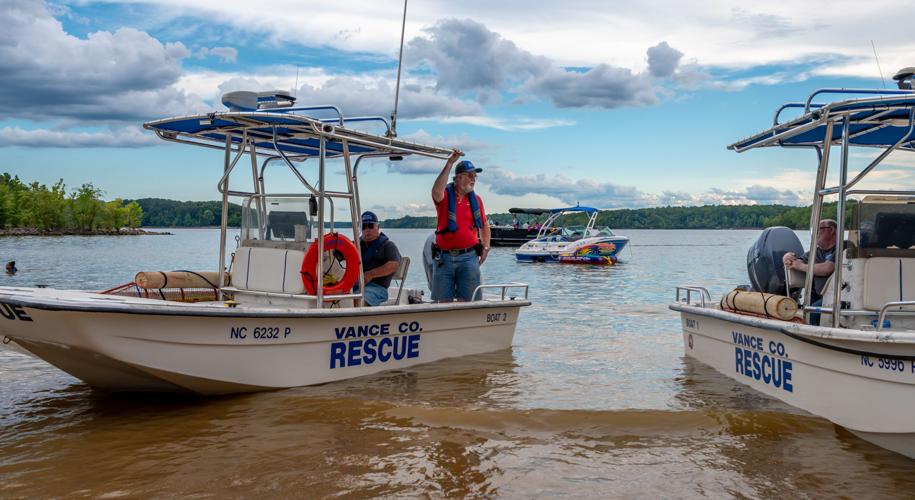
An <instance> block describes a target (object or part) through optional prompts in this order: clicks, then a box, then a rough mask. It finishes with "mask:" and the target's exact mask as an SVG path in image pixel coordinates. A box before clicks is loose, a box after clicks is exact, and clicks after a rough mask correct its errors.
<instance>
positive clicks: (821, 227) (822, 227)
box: [819, 226, 835, 229]
mask: <svg viewBox="0 0 915 500" xmlns="http://www.w3.org/2000/svg"><path fill="white" fill-rule="evenodd" d="M819 227H820V229H835V228H834V227H832V226H819Z"/></svg>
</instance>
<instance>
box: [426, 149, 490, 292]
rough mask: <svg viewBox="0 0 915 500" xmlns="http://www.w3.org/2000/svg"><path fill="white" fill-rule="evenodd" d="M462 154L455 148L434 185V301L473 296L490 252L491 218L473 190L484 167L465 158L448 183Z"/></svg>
mask: <svg viewBox="0 0 915 500" xmlns="http://www.w3.org/2000/svg"><path fill="white" fill-rule="evenodd" d="M463 154H464V153H462V152H460V151H457V150H455V151H454V152H453V153H452V154H451V157H450V158H448V161H447V162H446V163H445V166H444V168H442V171H441V173H439V174H438V177H436V178H435V184H433V185H432V201H433V202H435V212H436V214H437V216H438V224H437V225H436V231H435V247H434V248H433V255H434V256H435V261H436V262H435V267H434V269H433V271H432V300H433V301H435V302H450V301H453V300H455V299H457V300H459V301H470V300H473V299H474V298H475V297H473V292H474V290H476V288H477V287H478V286H480V264H482V263H483V262H484V261H485V260H486V256H487V255H489V222H488V221H487V219H486V212H485V211H484V208H483V200H482V199H481V198H480V197H479V196H477V194H476V193H474V191H473V187H474V185H475V184H476V182H477V174H478V173H480V172H482V171H483V169H482V168H477V167H475V166H474V165H473V163H471V162H470V161H468V160H463V161H461V162H459V163H458V164H457V166H456V167H455V169H454V180H453V181H452V182H451V183H448V173H449V172H451V167H452V166H453V165H454V163H455V162H456V161H457V159H458V158H460V157H461V156H463Z"/></svg>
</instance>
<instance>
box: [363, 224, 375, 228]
mask: <svg viewBox="0 0 915 500" xmlns="http://www.w3.org/2000/svg"><path fill="white" fill-rule="evenodd" d="M376 227H378V224H363V225H362V229H375V228H376Z"/></svg>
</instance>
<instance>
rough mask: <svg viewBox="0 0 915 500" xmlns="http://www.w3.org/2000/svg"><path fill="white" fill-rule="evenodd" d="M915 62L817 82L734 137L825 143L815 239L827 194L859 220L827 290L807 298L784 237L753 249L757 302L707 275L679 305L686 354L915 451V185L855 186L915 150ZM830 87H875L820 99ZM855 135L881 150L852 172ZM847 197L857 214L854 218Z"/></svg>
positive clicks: (767, 143)
mask: <svg viewBox="0 0 915 500" xmlns="http://www.w3.org/2000/svg"><path fill="white" fill-rule="evenodd" d="M913 73H915V69H913V68H908V69H906V70H903V71H900V72H899V73H898V74H897V75H896V79H897V80H898V81H899V84H900V85H899V87H900V88H899V90H886V89H880V90H866V89H865V90H862V89H857V90H856V89H822V90H818V91H816V92H814V93H813V94H812V95H811V96H810V97H809V98H808V99H807V100H806V102H805V103H800V104H794V103H792V104H786V105H784V106H782V107H781V108H779V110H778V112H776V115H775V123H774V126H773V127H772V128H771V129H769V130H766V131H765V132H762V133H760V134H757V135H755V136H752V137H750V138H747V139H744V140H742V141H739V142H737V143H735V144H733V145H731V146H730V147H729V149H733V150H735V151H737V152H743V151H746V150H749V149H753V148H759V147H774V146H780V147H795V148H797V147H802V148H809V149H811V150H813V151H814V152H816V153H817V157H818V171H817V176H816V185H815V186H814V199H813V209H812V213H811V218H810V227H811V228H812V230H811V232H812V235H811V242H810V248H814V247H815V246H816V242H817V239H818V234H817V233H818V228H819V222H820V220H821V219H823V218H824V217H823V203H824V197H827V196H835V198H836V201H837V216H836V221H837V223H838V227H839V228H843V227H849V228H850V230H849V233H848V241H844V239H843V238H842V237H839V238H838V241H837V242H836V249H835V253H834V255H835V271H834V272H833V275H832V277H831V278H830V279H829V281H828V282H826V284H825V287H824V288H823V290H822V296H823V300H822V304H816V303H811V301H810V300H808V299H807V298H806V297H811V294H812V292H813V290H814V286H813V276H812V273H809V274H807V275H806V276H805V275H803V274H802V273H798V272H797V271H794V270H789V272H787V273H786V272H785V269H784V266H783V264H782V255H783V254H785V253H786V252H787V251H789V250H791V251H793V249H792V248H790V246H788V245H782V246H781V247H772V248H765V249H764V251H751V255H750V256H749V257H748V265H749V266H750V267H751V281H753V282H754V290H755V291H749V292H743V293H747V294H750V295H755V296H756V298H757V299H758V300H756V302H757V306H756V307H753V306H752V302H753V301H752V300H748V301H747V302H746V303H745V304H744V305H740V304H737V301H736V300H734V297H735V295H734V294H731V295H729V298H728V299H727V300H722V301H720V302H718V301H715V302H713V301H712V297H711V295H710V294H709V292H708V290H707V289H706V288H704V287H702V286H680V287H677V294H676V302H675V303H674V304H672V305H671V306H670V308H671V309H673V310H675V311H677V312H679V313H680V316H681V320H682V327H683V343H684V348H685V351H686V355H687V356H690V357H693V358H696V359H698V360H699V361H701V362H703V363H705V364H707V365H710V366H712V367H714V368H715V369H716V370H718V371H719V372H721V373H722V374H724V375H727V376H729V377H731V378H733V379H734V380H736V381H738V382H741V383H743V384H746V385H748V386H750V387H752V388H754V389H756V390H758V391H760V392H763V393H765V394H768V395H769V396H772V397H775V398H778V399H780V400H782V401H784V402H786V403H788V404H791V405H793V406H795V407H798V408H801V409H804V410H806V411H809V412H811V413H814V414H816V415H820V416H822V417H824V418H827V419H829V420H831V421H832V422H834V423H836V424H838V425H841V426H843V427H845V428H847V429H848V430H850V431H851V432H853V433H854V434H856V435H858V436H860V437H862V438H863V439H865V440H868V441H871V442H873V443H875V444H877V445H878V446H881V447H884V448H887V449H890V450H893V451H896V452H898V453H901V454H903V455H906V456H908V457H913V458H915V418H913V415H915V191H913V189H912V188H913V187H912V186H898V187H899V189H897V190H874V189H861V188H858V187H856V184H858V182H859V181H861V180H862V179H863V178H865V177H866V176H867V175H868V174H869V173H871V172H872V171H874V170H875V168H877V166H878V165H879V164H881V162H883V160H885V159H886V158H887V156H888V155H889V154H890V153H892V152H895V151H899V152H908V153H911V152H913V151H915V93H913V91H912V75H913ZM824 94H842V95H845V96H865V97H859V98H856V99H847V98H846V99H845V100H840V101H835V102H830V103H822V104H820V103H815V98H816V97H817V96H821V95H824ZM789 108H802V109H803V115H802V116H800V117H799V118H796V119H794V120H791V121H788V122H786V123H779V116H780V114H781V112H782V111H784V110H785V109H789ZM834 146H835V147H838V149H839V151H840V157H839V165H838V166H836V165H833V167H834V168H836V169H837V170H838V172H837V173H838V175H837V177H838V183H837V184H836V185H834V186H828V185H827V169H828V167H829V166H830V161H829V160H830V152H831V151H832V149H833V147H834ZM855 146H858V147H875V148H881V149H882V151H880V152H879V153H878V154H877V155H876V157H875V158H874V159H873V160H872V161H870V163H869V164H867V165H866V166H864V167H863V168H862V169H861V170H860V171H858V172H852V177H851V178H849V165H848V163H849V157H850V149H851V147H855ZM899 165H900V163H898V162H897V163H895V164H894V167H893V168H900V167H899ZM851 197H856V198H857V202H856V203H853V204H852V203H851V200H850V198H851ZM849 205H853V206H852V209H853V211H852V213H853V216H852V220H851V222H850V224H846V207H849ZM838 234H839V235H840V236H841V235H842V234H843V231H840V232H839V233H838ZM792 237H794V236H793V234H792ZM794 239H795V240H796V237H794ZM759 259H763V260H765V261H766V262H767V264H768V267H769V269H770V271H769V272H768V276H766V277H764V278H763V279H758V271H759V269H760V267H756V268H753V266H754V265H755V264H756V263H757V262H755V261H758V260H759ZM770 278H771V279H770ZM765 283H775V285H773V286H774V289H764V288H767V286H766V285H765ZM798 289H801V290H803V293H804V297H805V299H804V301H803V302H802V303H801V307H800V308H799V309H798V313H797V314H792V311H793V310H794V309H793V308H791V307H781V306H785V305H786V304H787V305H791V304H793V302H790V301H791V300H792V299H791V298H789V296H794V297H797V296H798V292H797V291H796V290H798ZM766 292H768V293H766ZM776 294H777V295H776ZM778 295H781V297H779V296H778ZM772 298H775V299H776V300H775V301H773V300H770V299H772ZM775 303H780V304H781V306H779V307H780V310H778V309H779V307H775V306H773V304H775ZM817 315H819V316H820V318H819V320H817ZM811 323H818V324H811Z"/></svg>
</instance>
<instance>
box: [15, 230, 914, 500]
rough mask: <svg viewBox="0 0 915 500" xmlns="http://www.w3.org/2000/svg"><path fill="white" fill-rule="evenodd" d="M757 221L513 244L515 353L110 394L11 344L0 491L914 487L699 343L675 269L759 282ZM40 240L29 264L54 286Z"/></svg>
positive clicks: (812, 491) (828, 492) (502, 270)
mask: <svg viewBox="0 0 915 500" xmlns="http://www.w3.org/2000/svg"><path fill="white" fill-rule="evenodd" d="M179 233H180V232H179ZM195 234H198V233H190V232H188V233H187V234H184V233H181V234H177V235H176V238H184V240H183V241H182V242H179V243H180V244H181V245H182V246H185V247H188V248H189V249H190V250H191V251H193V250H194V245H195V243H194V241H196V240H194V237H192V236H193V235H195ZM755 235H756V233H755V232H752V231H747V232H689V231H679V232H641V233H636V234H633V235H630V236H632V237H633V241H634V242H635V243H636V246H635V247H634V250H633V252H632V255H629V256H628V260H627V262H626V264H625V265H621V266H618V267H616V268H610V269H606V268H604V269H597V268H569V267H563V268H562V273H558V272H557V271H556V270H557V267H549V266H547V267H537V266H521V267H519V266H518V265H517V264H514V262H513V261H512V255H511V253H510V250H507V251H504V250H501V249H497V252H495V253H494V254H493V255H491V257H490V260H491V262H490V263H488V264H487V268H486V272H487V278H488V279H490V280H492V281H497V280H512V279H519V278H521V279H524V280H526V281H529V282H531V284H532V290H531V295H532V299H533V300H534V302H535V305H534V306H533V307H531V308H528V309H526V310H525V311H524V312H523V313H522V319H521V322H519V327H518V332H517V334H516V337H515V342H514V346H513V347H512V348H511V349H510V350H506V351H501V352H497V353H491V354H487V355H483V356H476V357H469V358H460V359H452V360H446V361H442V362H438V363H433V364H430V365H426V366H420V367H416V368H413V369H410V370H408V371H396V372H388V373H384V374H381V375H376V376H372V377H366V378H360V379H354V380H349V381H344V382H339V383H333V384H327V385H324V386H319V387H306V388H298V389H289V390H284V391H276V392H269V393H260V394H250V395H241V396H231V397H223V398H190V399H188V398H176V397H167V396H166V397H161V396H160V397H152V396H142V395H112V394H106V393H102V392H98V391H93V390H92V389H90V388H89V387H87V386H85V385H84V384H82V383H80V382H79V381H77V380H75V379H73V378H71V377H69V376H67V375H66V374H63V373H62V372H60V371H58V370H56V369H54V368H52V367H50V366H49V365H47V364H45V363H44V362H42V361H39V360H35V359H33V358H31V357H27V356H25V355H21V354H18V353H15V352H11V351H8V350H2V349H0V497H2V498H45V497H76V498H79V497H91V498H121V497H129V498H157V497H158V498H162V497H169V498H171V497H176V496H181V497H191V498H226V497H229V498H232V497H318V496H321V497H323V496H340V497H368V496H383V497H404V496H410V497H413V496H429V497H443V496H448V497H466V496H470V497H481V496H482V497H490V496H501V497H546V496H573V497H603V498H606V497H648V496H663V497H678V498H680V497H712V498H720V497H776V496H778V497H789V498H795V497H835V496H840V497H847V498H854V497H867V498H872V497H908V496H910V495H911V492H912V491H913V490H915V474H912V472H913V471H915V461H913V460H909V459H907V458H905V457H902V456H900V455H897V454H894V453H892V452H889V451H885V450H883V449H881V448H878V447H876V446H874V445H872V444H870V443H867V442H865V441H862V440H861V439H859V438H857V437H855V436H853V435H852V434H850V433H848V432H847V431H845V430H844V429H842V428H840V427H837V426H835V425H833V424H831V423H829V422H828V421H826V420H824V419H821V418H818V417H815V416H812V415H809V414H806V413H803V412H800V411H798V410H795V409H793V408H791V407H788V406H786V405H783V404H781V403H779V402H778V401H775V400H773V399H771V398H768V397H766V396H763V395H761V394H759V393H756V392H754V391H752V390H749V389H747V388H744V387H743V386H741V385H739V384H737V383H735V382H733V381H731V380H730V379H728V378H726V377H724V376H722V375H720V374H718V373H716V372H714V371H712V370H711V369H709V368H707V367H705V366H703V365H701V364H699V363H696V362H693V361H690V360H688V359H684V358H683V357H682V346H681V345H680V343H681V339H680V335H679V321H678V318H677V316H676V315H675V314H673V313H671V312H670V311H668V310H667V309H666V306H665V304H666V302H667V301H669V300H670V299H671V295H672V285H671V283H683V282H704V283H710V284H711V285H712V286H713V287H714V286H719V288H722V289H723V287H724V286H727V285H730V284H732V283H734V282H735V281H738V282H739V280H740V279H741V278H742V276H743V273H744V271H743V269H742V266H743V263H742V259H743V256H744V255H745V253H746V252H745V249H746V248H747V246H748V245H749V242H752V240H753V239H754V238H755ZM398 238H399V240H398ZM411 238H414V236H413V235H412V233H403V234H399V233H395V234H394V239H395V241H398V243H399V244H400V246H401V248H404V247H410V244H411V242H412V240H411ZM424 238H425V234H420V235H417V236H415V238H414V239H416V240H417V241H421V240H422V239H424ZM68 241H72V242H74V243H72V244H71V248H69V249H68V251H66V252H64V251H61V252H59V253H58V255H61V256H62V257H60V258H64V259H66V258H68V257H67V256H68V255H73V254H79V252H80V251H81V249H82V251H84V252H85V254H86V255H89V256H88V257H86V256H84V258H85V259H87V260H84V261H74V262H61V263H60V265H63V266H68V268H73V269H77V268H79V266H80V265H82V266H83V270H84V272H85V273H86V274H87V280H89V281H91V280H92V279H96V280H98V281H102V277H101V276H102V274H101V273H102V272H104V273H110V272H111V270H112V268H113V269H115V270H118V269H120V267H123V268H124V271H123V272H124V274H126V275H129V274H130V273H129V272H128V270H130V271H133V270H135V269H134V261H135V259H136V255H133V254H129V255H125V256H124V257H123V262H122V263H121V262H120V261H119V260H118V258H119V257H118V256H119V255H121V254H120V253H119V252H120V251H121V250H118V249H121V248H123V246H124V245H125V244H133V243H131V242H127V243H124V241H123V240H120V241H115V242H113V243H110V245H111V246H112V248H114V250H110V249H109V250H110V251H109V252H108V253H105V251H104V250H105V249H104V248H103V249H101V250H100V249H98V248H95V246H98V245H102V246H104V245H106V243H104V242H105V241H107V240H103V239H96V240H92V241H90V242H89V243H86V242H85V241H84V240H63V241H59V242H57V243H56V244H58V245H60V244H63V245H66V244H68V243H67V242H68ZM131 241H140V240H131ZM207 241H208V242H210V240H209V239H208V240H207ZM159 242H162V243H161V244H168V245H175V242H174V241H166V238H160V239H159V240H155V239H151V240H146V243H145V244H146V245H147V246H149V245H158V244H160V243H159ZM402 242H403V244H401V243H402ZM0 243H2V242H0ZM4 244H7V245H8V243H4ZM17 244H18V245H21V246H22V248H17V250H18V252H19V254H28V251H29V249H30V248H31V247H29V244H30V243H28V242H25V243H23V242H22V241H20V242H19V243H17ZM85 245H89V248H83V247H84V246H85ZM671 246H674V247H675V248H676V250H675V251H672V250H671ZM207 248H209V247H207ZM8 249H9V247H7V250H8ZM39 250H40V249H38V248H37V247H36V249H34V252H35V253H34V256H28V255H27V257H28V258H19V259H17V261H19V262H23V263H24V264H22V267H21V268H25V269H26V270H27V271H26V272H27V273H28V272H32V273H33V276H38V277H39V278H43V279H44V280H46V282H49V284H51V285H52V286H53V285H56V283H54V282H52V281H51V280H53V276H54V275H55V274H54V273H53V269H56V268H58V267H57V266H49V268H48V269H49V271H48V272H47V273H46V274H42V272H43V271H41V268H40V266H39V265H37V264H32V266H33V267H32V271H28V269H29V263H30V262H34V261H35V259H38V258H40V257H41V256H43V255H45V254H44V253H43V252H40V251H39ZM147 251H148V252H149V253H150V255H153V256H155V255H158V253H159V252H160V250H158V249H156V248H154V247H150V248H149V249H148V250H147ZM91 254H99V255H104V256H105V259H106V260H105V265H102V264H100V263H98V262H96V261H95V260H92V257H91ZM408 254H409V253H408ZM710 254H711V256H712V258H711V259H709V258H708V256H709V255H710ZM735 254H736V255H735ZM699 255H701V256H703V257H705V258H703V259H699V258H698V256H699ZM112 256H114V257H112ZM704 262H711V263H712V264H703V263H704ZM184 264H185V263H184V262H181V265H178V264H176V265H175V266H163V267H165V268H172V267H194V266H193V265H184ZM96 265H97V266H98V268H99V275H98V276H95V275H93V274H92V266H96ZM703 266H706V267H703ZM197 267H201V266H197ZM17 279H18V280H20V282H18V284H28V282H22V280H25V279H29V275H28V274H26V278H23V277H22V272H20V275H18V276H17ZM35 279H36V280H37V279H38V278H35ZM414 279H415V281H414V282H413V283H414V284H418V280H420V279H421V278H414ZM39 282H40V281H39Z"/></svg>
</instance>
